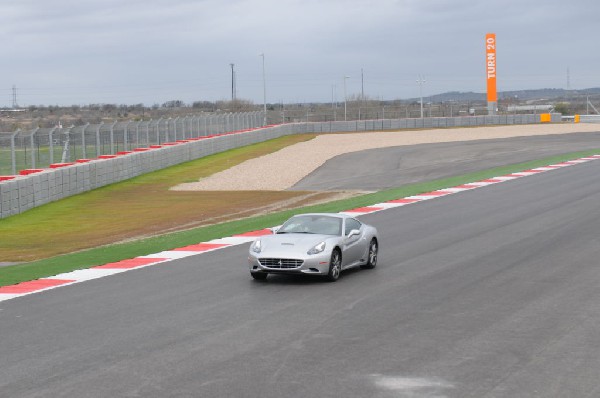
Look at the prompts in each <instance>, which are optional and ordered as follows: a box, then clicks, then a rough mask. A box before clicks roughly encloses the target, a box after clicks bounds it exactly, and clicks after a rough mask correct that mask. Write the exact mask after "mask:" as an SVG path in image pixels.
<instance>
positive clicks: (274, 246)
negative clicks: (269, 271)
mask: <svg viewBox="0 0 600 398" xmlns="http://www.w3.org/2000/svg"><path fill="white" fill-rule="evenodd" d="M336 238H337V237H336V236H332V235H317V234H275V235H266V236H263V237H261V238H260V240H261V241H262V245H263V249H262V251H261V254H262V255H264V254H265V253H268V252H281V251H284V252H288V253H295V252H298V253H304V254H306V252H307V251H309V250H310V249H311V248H312V247H313V246H315V245H316V244H319V243H321V242H323V241H330V240H335V239H336Z"/></svg>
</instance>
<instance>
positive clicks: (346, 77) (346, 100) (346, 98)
mask: <svg viewBox="0 0 600 398" xmlns="http://www.w3.org/2000/svg"><path fill="white" fill-rule="evenodd" d="M349 78H350V76H344V121H346V120H348V118H347V111H346V109H347V106H346V103H347V102H348V96H347V95H346V79H349Z"/></svg>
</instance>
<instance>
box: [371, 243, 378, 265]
mask: <svg viewBox="0 0 600 398" xmlns="http://www.w3.org/2000/svg"><path fill="white" fill-rule="evenodd" d="M369 264H371V265H375V264H377V243H375V242H373V243H371V248H370V249H369Z"/></svg>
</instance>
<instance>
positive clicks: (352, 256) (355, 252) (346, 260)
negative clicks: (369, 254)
mask: <svg viewBox="0 0 600 398" xmlns="http://www.w3.org/2000/svg"><path fill="white" fill-rule="evenodd" d="M354 229H357V230H359V231H360V233H359V234H358V235H354V236H351V237H349V236H348V234H350V231H352V230H354ZM363 232H364V227H363V225H362V223H361V222H360V221H358V220H357V219H354V218H347V219H346V222H345V225H344V253H343V254H342V263H343V265H344V266H349V265H352V264H355V263H356V262H357V261H359V260H360V259H361V256H362V254H363V252H364V251H365V250H364V247H363V246H364V244H363Z"/></svg>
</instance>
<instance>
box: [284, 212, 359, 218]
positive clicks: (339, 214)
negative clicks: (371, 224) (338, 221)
mask: <svg viewBox="0 0 600 398" xmlns="http://www.w3.org/2000/svg"><path fill="white" fill-rule="evenodd" d="M297 216H329V217H335V218H354V217H352V216H349V215H347V214H341V213H299V214H294V215H293V217H297Z"/></svg>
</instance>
